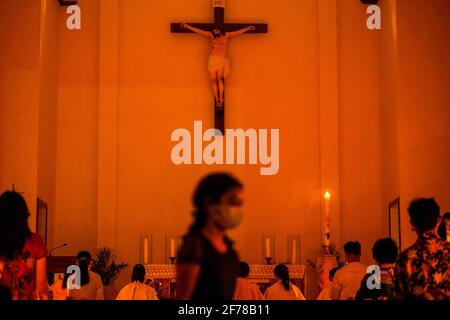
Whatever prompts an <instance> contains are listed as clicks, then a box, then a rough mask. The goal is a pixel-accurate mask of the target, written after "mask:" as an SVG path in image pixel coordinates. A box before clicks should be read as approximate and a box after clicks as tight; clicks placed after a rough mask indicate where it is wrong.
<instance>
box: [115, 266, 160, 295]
mask: <svg viewBox="0 0 450 320" xmlns="http://www.w3.org/2000/svg"><path fill="white" fill-rule="evenodd" d="M144 280H145V267H144V266H143V265H142V264H137V265H135V266H134V267H133V272H132V275H131V283H129V284H127V285H126V286H125V287H123V288H122V290H120V292H119V294H118V295H117V297H116V300H159V299H158V296H157V294H156V291H155V289H153V288H152V287H150V286H148V285H146V284H144Z"/></svg>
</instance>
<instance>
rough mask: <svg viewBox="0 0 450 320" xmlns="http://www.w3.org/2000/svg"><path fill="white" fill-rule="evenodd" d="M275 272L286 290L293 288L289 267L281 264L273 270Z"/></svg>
mask: <svg viewBox="0 0 450 320" xmlns="http://www.w3.org/2000/svg"><path fill="white" fill-rule="evenodd" d="M273 273H274V274H275V276H276V277H277V278H279V279H280V280H281V283H282V284H283V287H284V289H285V290H286V291H289V289H290V288H291V278H290V277H289V269H288V267H287V266H286V265H284V264H279V265H277V266H276V267H275V269H274V270H273Z"/></svg>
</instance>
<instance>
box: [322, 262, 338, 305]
mask: <svg viewBox="0 0 450 320" xmlns="http://www.w3.org/2000/svg"><path fill="white" fill-rule="evenodd" d="M338 270H339V268H333V269H331V270H330V272H329V273H328V277H329V279H330V281H329V282H328V285H327V286H326V287H325V288H323V289H322V290H321V291H320V293H319V296H318V297H317V300H332V299H331V296H330V294H331V287H332V283H333V279H334V275H335V274H336V271H338Z"/></svg>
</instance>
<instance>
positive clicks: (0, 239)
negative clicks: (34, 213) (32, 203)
mask: <svg viewBox="0 0 450 320" xmlns="http://www.w3.org/2000/svg"><path fill="white" fill-rule="evenodd" d="M29 216H30V212H29V211H28V206H27V203H26V202H25V199H24V198H23V197H22V196H21V195H20V194H19V193H17V192H14V191H7V192H5V193H3V194H2V195H1V196H0V256H3V257H5V258H6V259H8V260H13V259H15V258H17V256H18V255H20V254H21V253H22V250H23V247H24V246H25V242H26V241H27V239H29V238H30V237H31V231H30V228H29V227H28V217H29Z"/></svg>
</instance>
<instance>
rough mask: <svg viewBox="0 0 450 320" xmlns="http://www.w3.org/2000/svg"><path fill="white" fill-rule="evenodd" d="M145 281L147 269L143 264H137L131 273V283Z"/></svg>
mask: <svg viewBox="0 0 450 320" xmlns="http://www.w3.org/2000/svg"><path fill="white" fill-rule="evenodd" d="M144 280H145V267H144V266H143V265H142V264H136V265H135V266H134V267H133V272H132V273H131V282H136V281H139V282H140V283H143V282H144Z"/></svg>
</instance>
